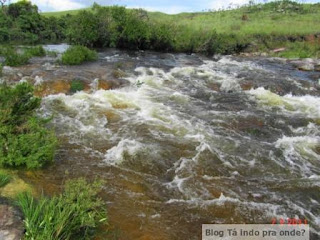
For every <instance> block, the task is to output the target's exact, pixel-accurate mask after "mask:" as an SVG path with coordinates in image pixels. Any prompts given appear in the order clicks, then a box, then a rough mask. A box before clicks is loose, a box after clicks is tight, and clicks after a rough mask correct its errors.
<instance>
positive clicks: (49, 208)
mask: <svg viewBox="0 0 320 240" xmlns="http://www.w3.org/2000/svg"><path fill="white" fill-rule="evenodd" d="M100 190H101V182H94V183H93V184H89V183H87V181H86V180H85V179H82V178H80V179H77V180H71V181H68V182H67V183H66V186H65V190H64V192H63V193H62V194H60V195H59V196H54V197H52V198H47V197H44V196H42V197H40V199H39V200H38V201H37V200H35V199H34V198H33V197H32V196H31V195H30V194H28V193H24V194H21V195H20V196H19V197H18V200H17V203H18V205H19V206H20V207H21V209H22V212H23V214H24V216H25V220H24V223H25V228H26V233H25V239H26V240H28V239H46V240H57V239H63V240H69V239H92V238H93V235H94V230H95V229H97V227H98V226H99V225H100V224H101V223H103V222H105V221H106V220H107V214H106V209H105V207H104V204H103V201H102V200H101V199H100V198H98V197H97V194H98V193H99V192H100Z"/></svg>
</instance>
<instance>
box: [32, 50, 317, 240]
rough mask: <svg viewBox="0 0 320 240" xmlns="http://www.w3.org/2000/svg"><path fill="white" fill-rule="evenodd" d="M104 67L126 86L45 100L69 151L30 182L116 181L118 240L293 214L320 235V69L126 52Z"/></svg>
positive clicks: (109, 56)
mask: <svg viewBox="0 0 320 240" xmlns="http://www.w3.org/2000/svg"><path fill="white" fill-rule="evenodd" d="M94 64H96V65H97V66H96V68H99V70H100V71H105V72H108V71H111V70H110V69H114V67H115V66H116V67H118V68H121V69H122V71H123V72H124V74H123V76H121V78H122V81H124V82H125V84H123V85H121V87H117V88H114V89H110V90H103V89H100V90H98V88H97V87H96V85H97V82H98V79H95V78H92V79H91V83H90V86H91V88H90V90H88V91H81V92H77V93H74V94H65V93H59V94H51V95H48V96H46V97H44V98H43V103H42V107H41V111H40V114H41V115H43V116H53V120H52V122H51V123H50V127H52V128H53V129H54V130H55V131H56V133H57V135H58V138H59V141H60V145H59V148H58V153H57V156H56V164H55V165H54V166H51V167H49V169H47V170H43V171H41V174H40V173H39V175H41V178H43V180H41V181H38V180H37V179H36V177H33V178H31V181H34V182H36V184H38V185H39V187H42V188H44V191H49V192H50V191H51V190H50V189H51V188H50V186H52V189H56V187H57V186H60V185H61V184H62V183H63V182H64V180H65V179H67V178H70V177H71V178H73V177H81V176H82V177H87V178H89V179H95V178H100V179H103V180H105V184H104V187H103V192H102V195H101V197H102V198H103V199H104V200H105V201H106V203H107V206H108V215H109V222H110V224H111V225H112V226H114V228H115V229H116V231H117V232H118V238H119V239H126V240H130V239H155V240H157V239H174V240H175V239H200V238H201V224H203V223H229V224H231V223H254V224H259V223H266V224H270V223H271V221H272V219H277V220H278V221H279V220H280V219H287V218H297V219H307V221H308V222H309V223H310V226H311V229H312V232H313V234H312V239H319V238H320V236H319V232H320V228H319V225H320V217H319V216H320V176H319V175H320V91H319V89H320V88H319V83H318V80H317V76H315V74H317V73H315V72H313V73H306V72H301V71H298V70H295V69H294V67H293V66H291V65H290V64H288V63H286V62H285V61H284V60H280V59H268V58H248V57H247V58H243V57H231V56H223V57H213V58H206V57H203V56H198V55H186V54H161V53H152V52H125V51H118V50H109V51H106V52H101V53H100V54H99V61H98V62H97V63H94ZM318 75H319V74H318ZM319 78H320V75H319ZM39 178H40V177H39ZM53 191H54V190H53Z"/></svg>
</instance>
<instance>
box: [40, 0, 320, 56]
mask: <svg viewBox="0 0 320 240" xmlns="http://www.w3.org/2000/svg"><path fill="white" fill-rule="evenodd" d="M106 8H109V7H106ZM110 9H111V8H110ZM86 10H87V11H90V12H94V11H93V8H88V9H86ZM127 11H134V10H130V9H128V10H127ZM79 12H80V11H79V10H74V11H67V12H55V13H44V16H47V15H48V14H50V16H56V17H60V16H64V15H65V14H72V15H75V14H78V13H79ZM146 15H147V22H148V24H149V25H147V26H149V27H150V26H151V29H153V30H154V32H155V34H154V36H155V40H151V44H150V46H148V45H147V48H148V47H149V48H150V49H153V50H160V51H167V50H169V51H174V52H200V53H205V54H208V55H211V54H216V53H220V54H233V53H238V52H241V51H248V52H259V51H260V52H261V51H266V52H267V51H269V50H272V49H274V48H278V47H287V50H286V51H285V52H284V53H281V54H278V55H279V56H283V57H285V56H288V57H311V56H312V57H317V56H319V54H320V50H319V47H317V46H319V44H320V38H317V41H318V42H316V43H312V42H311V43H310V42H308V40H307V39H308V36H315V35H317V34H318V35H319V34H320V27H319V26H320V18H319V16H320V4H300V3H297V2H293V1H289V0H283V1H274V2H269V3H267V4H258V5H252V6H244V7H241V8H238V9H233V10H224V11H215V12H194V13H180V14H173V15H170V14H165V13H161V12H147V13H146ZM159 26H165V28H163V29H165V30H166V31H163V29H161V27H159ZM130 28H132V26H129V27H128V26H127V28H126V29H130ZM133 28H134V29H135V31H132V32H135V33H136V32H137V31H138V26H137V25H134V27H133ZM151 32H152V31H151ZM170 33H173V34H171V35H170ZM121 34H122V36H124V35H123V33H121ZM130 34H131V32H130ZM130 34H129V40H130V39H131V38H130V37H131V35H132V34H131V35H130ZM136 35H137V34H136ZM147 35H148V34H147ZM143 36H144V35H143ZM164 36H166V38H168V43H167V44H165V46H163V44H160V45H159V46H158V45H157V44H156V43H157V40H159V39H162V38H163V37H164ZM141 37H142V36H140V38H139V36H138V37H137V36H134V37H133V38H134V39H138V40H141ZM124 40H127V39H124ZM164 40H166V39H164ZM89 42H90V41H89ZM102 42H103V40H102ZM122 42H123V40H122ZM91 43H92V42H91ZM120 43H121V41H120ZM130 43H131V42H130ZM133 43H134V44H133V45H134V46H136V45H137V44H136V43H135V42H134V41H133ZM92 44H94V43H92ZM302 45H303V46H302ZM313 45H315V46H313ZM118 47H119V46H118ZM120 47H124V48H129V47H130V46H129V44H128V43H127V42H126V43H125V44H124V45H123V46H122V45H121V44H120ZM131 47H132V46H131Z"/></svg>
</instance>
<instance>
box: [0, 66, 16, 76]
mask: <svg viewBox="0 0 320 240" xmlns="http://www.w3.org/2000/svg"><path fill="white" fill-rule="evenodd" d="M16 73H17V70H16V69H14V68H12V67H9V66H4V67H3V69H2V74H4V75H15V74H16Z"/></svg>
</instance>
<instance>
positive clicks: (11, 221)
mask: <svg viewBox="0 0 320 240" xmlns="http://www.w3.org/2000/svg"><path fill="white" fill-rule="evenodd" d="M0 203H1V204H0V239H1V240H20V239H22V237H23V233H24V226H23V217H22V213H21V212H20V211H19V210H18V209H17V208H16V207H13V206H11V205H10V204H8V202H7V201H6V199H4V198H0Z"/></svg>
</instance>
